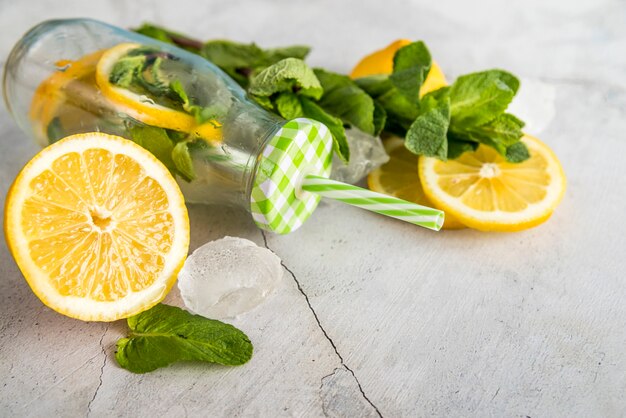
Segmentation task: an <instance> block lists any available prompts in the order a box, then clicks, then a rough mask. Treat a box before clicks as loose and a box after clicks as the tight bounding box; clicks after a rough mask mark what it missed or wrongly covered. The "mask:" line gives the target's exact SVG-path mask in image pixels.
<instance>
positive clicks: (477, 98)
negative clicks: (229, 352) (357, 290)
mask: <svg viewBox="0 0 626 418" xmlns="http://www.w3.org/2000/svg"><path fill="white" fill-rule="evenodd" d="M137 31H138V32H140V33H143V34H144V35H147V36H151V37H154V38H156V39H160V40H162V41H165V42H169V43H172V44H175V45H178V46H180V47H183V48H185V49H187V50H190V51H192V52H194V53H196V54H199V55H201V56H203V57H205V58H207V59H209V60H210V61H212V62H213V63H215V64H216V65H217V66H218V67H220V68H221V69H222V70H224V71H225V72H226V73H228V74H229V75H230V76H231V77H233V78H234V79H235V80H236V81H237V82H238V83H239V84H240V85H241V86H242V87H244V88H245V89H247V91H248V94H249V95H250V96H251V97H252V98H254V99H255V100H256V101H257V102H259V103H260V104H261V105H262V106H264V107H265V108H266V109H268V110H270V111H272V112H274V113H276V114H278V115H280V116H282V117H284V118H286V119H293V118H295V117H300V116H304V117H308V118H311V119H315V120H318V121H320V122H322V123H324V124H325V125H326V126H328V128H329V129H330V131H331V133H332V135H333V140H334V149H335V152H336V153H337V154H338V156H339V157H340V158H341V159H342V160H343V161H348V160H349V158H350V150H349V148H348V142H347V140H346V135H345V128H346V127H348V126H354V127H356V128H358V129H360V130H362V131H363V132H366V133H369V134H371V135H379V134H380V133H381V132H382V131H386V132H389V133H393V134H396V135H398V136H401V137H404V138H405V146H406V148H407V149H409V150H410V151H411V152H413V153H414V154H417V155H426V156H429V157H436V158H439V159H442V160H446V159H453V158H457V157H459V156H460V155H461V154H462V153H463V152H465V151H471V150H475V149H476V148H477V147H478V145H479V144H484V145H486V146H489V147H492V148H494V149H495V150H496V151H497V152H498V153H500V154H501V155H503V156H504V157H505V158H506V159H507V160H508V161H510V162H520V161H524V160H525V159H527V158H528V157H529V154H528V149H527V148H526V146H525V145H524V144H523V143H522V142H521V141H520V139H521V137H522V135H523V134H522V128H523V126H524V122H522V121H521V120H520V119H518V118H517V117H515V116H514V115H512V114H510V113H507V112H506V109H507V107H508V105H509V104H510V102H511V100H512V99H513V97H514V96H515V94H516V93H517V90H518V89H519V80H518V79H517V78H516V77H515V76H513V75H512V74H510V73H508V72H506V71H503V70H488V71H482V72H477V73H472V74H467V75H463V76H461V77H459V78H458V79H457V80H456V81H455V82H454V83H453V84H452V85H451V86H449V87H444V88H441V89H438V90H436V91H433V92H430V93H429V94H426V95H425V96H424V97H421V98H420V89H421V87H422V85H423V84H424V81H425V80H426V77H427V76H428V72H429V71H430V67H431V64H432V58H431V54H430V51H429V50H428V47H427V46H426V45H425V44H424V42H422V41H418V42H413V43H411V44H409V45H406V46H404V47H402V48H400V49H399V50H398V51H397V52H396V54H395V56H394V59H393V72H392V74H390V75H375V76H369V77H362V78H359V79H356V80H352V79H350V78H349V77H347V76H345V75H342V74H337V73H333V72H330V71H327V70H324V69H321V68H316V69H311V68H309V67H308V66H307V65H306V63H304V61H303V60H304V58H305V57H306V55H307V54H308V52H309V48H307V47H302V46H293V47H286V48H276V49H261V48H259V47H258V46H256V45H255V44H239V43H235V42H230V41H222V40H219V41H209V42H207V43H202V42H198V41H196V40H193V39H190V38H187V37H185V36H184V35H181V34H178V33H175V32H171V31H168V30H167V29H163V28H159V27H156V26H153V25H144V26H142V27H141V28H139V29H138V30H137Z"/></svg>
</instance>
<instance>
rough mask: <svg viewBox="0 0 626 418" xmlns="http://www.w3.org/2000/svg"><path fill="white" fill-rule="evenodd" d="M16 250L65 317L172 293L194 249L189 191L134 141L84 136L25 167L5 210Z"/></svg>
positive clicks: (121, 311)
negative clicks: (187, 202)
mask: <svg viewBox="0 0 626 418" xmlns="http://www.w3.org/2000/svg"><path fill="white" fill-rule="evenodd" d="M5 235H6V240H7V243H8V246H9V249H10V251H11V253H12V254H13V256H14V258H15V260H16V262H17V264H18V266H19V268H20V270H21V271H22V273H23V274H24V277H25V278H26V280H27V282H28V284H29V285H30V287H31V289H32V290H33V292H34V293H35V294H36V295H37V296H38V297H39V299H41V301H42V302H43V303H44V304H46V305H47V306H49V307H50V308H52V309H54V310H55V311H57V312H60V313H62V314H64V315H67V316H70V317H72V318H77V319H82V320H85V321H113V320H117V319H120V318H125V317H128V316H131V315H134V314H137V313H139V312H141V311H143V310H146V309H148V308H150V307H152V306H153V305H155V304H157V303H158V302H160V301H161V300H162V299H163V298H164V297H165V295H166V294H167V293H168V291H169V290H170V288H171V287H172V285H173V284H174V282H175V281H176V275H177V273H178V271H179V270H180V268H181V267H182V265H183V262H184V260H185V257H186V255H187V251H188V247H189V219H188V216H187V210H186V207H185V204H184V199H183V196H182V193H181V192H180V189H179V188H178V186H177V184H176V181H175V180H174V178H173V177H172V176H171V174H170V173H169V171H168V170H167V168H166V167H165V166H164V165H163V164H162V163H161V162H159V161H158V160H157V159H156V158H155V157H154V156H152V154H150V153H149V152H148V151H146V150H144V149H143V148H141V147H140V146H138V145H136V144H134V143H133V142H132V141H128V140H126V139H123V138H120V137H115V136H111V135H106V134H102V133H89V134H78V135H73V136H70V137H67V138H65V139H62V140H61V141H59V142H56V143H55V144H53V145H51V146H49V147H47V148H45V149H43V150H42V151H41V152H40V153H39V154H37V155H36V156H35V157H34V158H33V159H32V160H31V161H30V162H29V163H28V164H27V165H26V166H25V167H24V168H23V169H22V171H21V172H20V173H19V174H18V176H17V178H16V180H15V182H14V183H13V186H12V187H11V189H10V191H9V193H8V196H7V202H6V209H5Z"/></svg>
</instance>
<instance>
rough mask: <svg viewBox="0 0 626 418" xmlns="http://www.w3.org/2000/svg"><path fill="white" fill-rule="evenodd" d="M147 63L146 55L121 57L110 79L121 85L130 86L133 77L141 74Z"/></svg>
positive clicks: (114, 66) (112, 70)
mask: <svg viewBox="0 0 626 418" xmlns="http://www.w3.org/2000/svg"><path fill="white" fill-rule="evenodd" d="M145 63H146V57H145V56H144V55H137V56H130V55H127V56H125V57H122V58H120V59H119V60H118V61H117V62H116V63H115V65H113V68H112V69H111V74H109V81H110V82H111V83H112V84H115V85H116V86H120V87H124V88H126V87H128V86H129V85H130V84H131V83H132V81H133V79H134V78H135V77H136V76H137V74H139V72H140V71H141V70H142V69H143V66H144V64H145Z"/></svg>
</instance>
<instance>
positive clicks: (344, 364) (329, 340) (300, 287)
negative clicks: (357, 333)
mask: <svg viewBox="0 0 626 418" xmlns="http://www.w3.org/2000/svg"><path fill="white" fill-rule="evenodd" d="M261 236H262V237H263V243H264V245H265V248H267V249H268V250H270V251H273V250H272V249H271V248H270V247H269V246H268V245H267V237H266V236H265V231H263V230H261ZM280 264H281V265H282V266H283V267H284V268H285V270H287V271H288V272H289V274H290V275H291V277H292V278H293V281H294V282H296V286H297V288H298V291H300V293H301V294H302V296H304V300H305V301H306V304H307V306H308V307H309V310H310V311H311V313H312V314H313V317H314V318H315V322H317V326H318V327H319V329H320V330H321V331H322V334H324V337H325V338H326V340H328V342H329V343H330V345H331V347H332V348H333V350H334V351H335V354H336V355H337V357H338V358H339V362H340V363H341V366H342V367H344V368H345V369H346V370H347V371H348V372H349V373H350V374H351V375H352V377H353V378H354V380H355V382H356V384H357V386H358V388H359V392H361V395H362V396H363V399H365V400H366V401H367V403H368V404H370V406H371V407H372V408H374V410H375V411H376V413H377V414H378V416H379V417H381V418H382V416H383V415H382V414H381V413H380V411H379V410H378V407H377V406H376V405H375V404H374V403H373V402H372V401H371V400H370V399H369V398H368V397H367V395H366V394H365V391H364V390H363V386H361V382H359V379H358V378H357V377H356V374H354V371H353V370H352V369H351V368H350V367H348V365H347V364H346V362H345V361H344V359H343V356H342V355H341V354H340V353H339V350H338V349H337V346H336V345H335V342H334V341H333V339H332V338H330V336H329V335H328V333H327V332H326V330H325V329H324V327H323V326H322V323H321V322H320V319H319V317H318V316H317V312H315V309H313V306H312V305H311V301H310V300H309V296H308V295H307V294H306V293H305V291H304V289H302V286H301V285H300V282H299V281H298V278H297V277H296V275H295V273H294V272H293V271H291V269H289V267H287V266H286V265H285V263H284V262H283V261H282V260H281V262H280ZM333 373H334V372H333ZM333 373H331V375H332V374H333ZM326 377H328V376H324V377H323V378H322V380H324V378H326Z"/></svg>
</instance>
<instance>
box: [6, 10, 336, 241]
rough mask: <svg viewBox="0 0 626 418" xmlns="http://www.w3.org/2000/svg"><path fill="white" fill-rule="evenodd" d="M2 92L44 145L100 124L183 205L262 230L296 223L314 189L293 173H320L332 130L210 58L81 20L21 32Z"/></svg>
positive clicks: (326, 169)
mask: <svg viewBox="0 0 626 418" xmlns="http://www.w3.org/2000/svg"><path fill="white" fill-rule="evenodd" d="M3 84H4V100H5V102H6V105H7V108H8V109H9V111H10V113H11V114H12V116H13V117H14V119H15V120H16V121H17V123H18V125H19V126H20V128H21V129H22V130H23V131H24V132H26V133H27V134H29V135H30V136H32V137H33V138H34V139H35V140H36V141H37V142H38V143H39V144H40V145H41V146H47V145H49V144H51V143H54V142H56V141H58V140H59V139H61V138H63V137H65V136H67V135H71V134H77V133H85V132H94V131H98V132H104V133H108V134H113V135H119V136H122V137H125V138H127V139H129V140H132V141H134V142H136V143H138V144H140V145H142V146H143V147H144V148H146V149H148V150H149V151H151V152H152V153H153V154H154V155H155V156H157V158H159V159H160V160H161V161H162V162H163V163H164V164H165V165H166V167H168V168H169V169H170V170H171V171H172V173H173V174H174V175H175V176H176V178H177V181H178V183H179V185H180V186H181V189H182V190H183V193H184V195H185V198H186V199H187V201H188V202H198V203H207V204H226V205H236V206H240V207H243V208H245V209H246V210H248V211H249V212H251V214H252V216H253V218H254V220H255V222H256V223H257V225H259V226H260V227H262V228H264V229H267V230H271V231H274V232H278V233H287V232H290V231H293V230H295V229H297V228H298V227H299V226H300V225H301V224H302V223H303V222H304V221H305V220H306V219H307V218H308V216H310V214H311V213H312V212H313V211H314V209H315V207H316V206H317V203H318V202H319V197H318V196H316V195H314V194H308V193H302V192H301V191H300V190H299V187H298V179H299V178H300V177H301V176H302V173H306V174H317V175H322V176H326V177H327V176H328V175H329V173H330V163H331V155H332V138H331V136H330V133H329V132H328V129H327V128H326V127H325V126H324V125H322V124H320V123H319V122H316V121H313V120H309V119H306V118H300V119H296V120H292V121H285V120H283V119H281V118H279V117H277V116H275V115H273V114H271V113H269V112H267V111H266V110H265V109H263V108H262V107H260V106H259V105H258V104H257V103H255V102H254V101H252V100H251V99H249V98H248V97H247V96H246V93H245V91H244V90H243V89H242V88H241V87H240V86H239V85H238V84H237V83H236V82H235V81H234V80H232V79H231V78H230V77H228V76H227V75H226V74H225V73H224V72H222V71H221V70H220V69H219V68H218V67H216V66H215V65H213V64H212V63H210V62H209V61H207V60H205V59H203V58H202V57H199V56H197V55H195V54H192V53H190V52H188V51H185V50H183V49H180V48H177V47H175V46H172V45H169V44H166V43H163V42H160V41H157V40H154V39H151V38H148V37H145V36H143V35H139V34H137V33H133V32H129V31H126V30H123V29H120V28H117V27H114V26H111V25H108V24H105V23H102V22H99V21H95V20H90V19H66V20H51V21H46V22H43V23H40V24H39V25H37V26H35V27H34V28H32V29H31V30H30V31H28V32H27V33H26V34H25V35H24V36H23V37H22V38H21V39H20V40H19V41H18V43H17V44H16V45H15V47H14V48H13V50H12V52H11V54H10V56H9V58H8V60H7V63H6V66H5V71H4V79H3Z"/></svg>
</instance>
